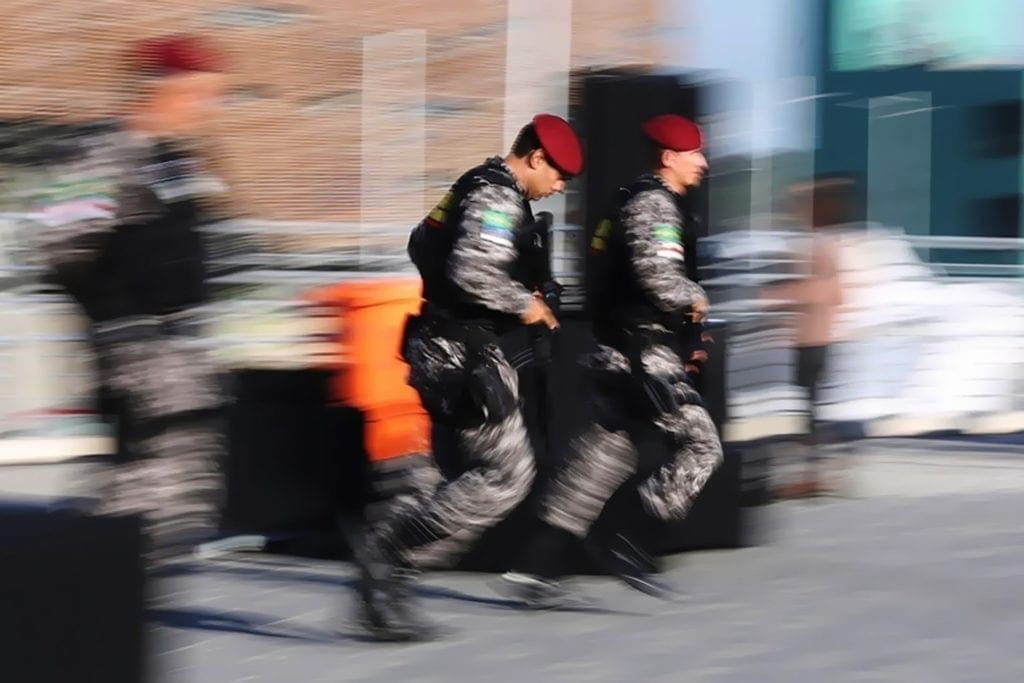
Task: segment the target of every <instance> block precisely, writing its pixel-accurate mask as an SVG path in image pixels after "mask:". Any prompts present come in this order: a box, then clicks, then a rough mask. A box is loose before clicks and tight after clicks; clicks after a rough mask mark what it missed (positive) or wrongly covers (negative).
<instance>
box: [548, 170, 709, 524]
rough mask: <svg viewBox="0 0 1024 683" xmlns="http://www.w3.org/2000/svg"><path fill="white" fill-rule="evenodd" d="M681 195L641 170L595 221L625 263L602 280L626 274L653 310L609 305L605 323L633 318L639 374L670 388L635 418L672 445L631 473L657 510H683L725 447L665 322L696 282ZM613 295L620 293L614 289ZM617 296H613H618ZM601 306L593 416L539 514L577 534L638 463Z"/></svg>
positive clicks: (629, 397) (620, 355) (696, 293)
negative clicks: (663, 404) (688, 261)
mask: <svg viewBox="0 0 1024 683" xmlns="http://www.w3.org/2000/svg"><path fill="white" fill-rule="evenodd" d="M678 199H679V198H678V195H676V194H675V193H674V192H673V191H672V190H671V189H669V188H668V186H667V185H665V184H664V183H663V182H662V181H661V180H660V179H659V178H658V177H657V176H653V175H647V176H643V177H641V178H640V179H639V180H638V181H637V183H636V184H634V186H632V188H631V189H630V191H628V193H627V194H626V198H625V199H624V201H623V203H622V205H621V207H620V209H619V213H618V216H617V218H616V220H615V221H605V222H602V224H601V225H600V226H599V227H598V229H597V231H596V233H595V236H594V240H593V243H592V247H593V248H594V249H595V250H596V251H598V252H601V251H606V250H607V249H608V248H609V245H610V244H611V243H612V241H613V240H615V239H616V235H614V234H613V233H614V231H615V230H619V231H621V232H620V233H619V237H618V239H619V243H620V244H621V245H622V250H621V254H622V255H623V257H622V260H623V261H627V262H628V264H623V266H622V271H621V272H618V273H614V272H608V273H604V274H603V275H601V276H600V277H601V279H602V280H604V282H603V283H601V284H602V285H604V286H606V287H608V288H616V289H622V288H626V287H627V283H629V282H631V283H633V285H634V286H635V290H636V299H637V300H638V301H642V302H643V303H642V306H645V307H648V308H649V309H650V310H651V311H652V312H653V313H654V314H655V315H643V314H639V315H637V314H636V313H635V309H634V310H626V311H622V310H609V311H606V313H607V314H608V316H607V318H606V320H605V322H606V323H607V325H606V326H607V327H615V326H620V327H621V326H625V327H633V328H634V329H632V330H629V332H630V333H637V334H639V336H640V337H641V338H645V339H647V340H648V341H647V342H645V343H643V344H642V345H641V347H640V348H639V349H637V351H638V352H637V353H636V354H635V355H634V356H633V357H634V360H633V361H632V362H636V359H638V360H639V361H640V362H641V363H642V364H643V369H644V372H645V374H646V375H648V376H650V377H652V378H656V379H659V380H663V381H664V382H665V386H666V387H670V391H671V392H672V393H673V394H674V401H673V402H672V403H674V404H675V405H674V407H672V409H671V410H669V411H667V412H661V413H659V414H655V415H648V416H646V417H644V418H641V421H643V422H645V423H646V426H647V427H651V426H653V427H654V429H655V434H657V435H660V436H662V437H664V439H666V440H667V443H668V445H669V448H670V449H671V451H672V452H673V453H674V457H672V458H671V459H670V460H669V461H667V462H664V463H662V464H660V465H659V466H656V467H654V468H650V467H648V468H646V469H648V470H653V471H650V473H649V474H647V473H646V472H643V471H641V474H644V475H646V476H643V477H642V478H641V479H640V481H638V483H637V484H638V489H639V497H640V500H641V502H642V504H643V507H644V510H645V511H646V512H647V513H648V514H649V515H652V516H654V517H656V518H658V519H663V520H673V519H680V518H682V517H684V516H685V515H686V513H687V511H688V510H689V508H690V506H691V505H692V503H693V500H694V498H695V497H696V496H697V494H698V493H699V492H700V490H701V488H702V487H703V486H704V484H705V482H706V481H707V480H708V478H709V477H710V476H711V473H712V472H713V471H714V470H715V468H716V467H717V466H718V464H719V463H720V462H721V461H722V447H721V443H720V441H719V438H718V433H717V430H716V429H715V425H714V424H713V423H712V421H711V417H710V416H709V415H708V412H707V410H706V409H705V408H704V406H703V404H702V402H701V400H700V396H699V395H698V394H697V392H696V390H695V389H694V388H693V387H692V386H691V384H690V383H689V381H688V379H687V376H686V372H685V370H684V360H685V359H684V358H682V357H680V355H679V352H678V350H677V348H675V347H674V344H671V343H668V342H667V341H666V343H662V341H664V340H668V339H670V338H671V333H670V331H669V329H668V328H667V327H666V324H665V323H666V322H667V321H672V320H681V319H682V318H683V316H684V315H685V314H686V313H687V312H688V310H689V309H690V306H691V305H692V304H693V302H694V301H695V300H696V299H697V298H698V297H703V296H704V291H703V290H702V289H701V287H700V286H699V285H697V284H696V283H694V282H693V281H691V280H689V279H687V277H686V276H685V274H684V256H683V245H682V239H681V237H682V231H683V217H682V214H681V212H680V209H679V202H678ZM616 296H617V295H616ZM616 302H617V303H616ZM629 303H630V302H629V301H628V296H627V297H626V298H623V297H619V298H615V297H614V296H613V297H607V298H605V299H603V300H600V301H599V302H598V303H596V304H595V305H596V306H599V307H600V306H607V307H609V308H611V309H616V308H626V307H627V306H628V305H629ZM601 318H602V312H601V311H598V312H597V315H596V316H595V319H596V325H595V332H596V336H597V338H598V342H599V345H598V349H597V351H596V352H595V353H594V354H592V355H591V356H590V357H589V358H588V359H587V360H586V362H587V364H588V366H589V367H590V369H591V371H592V375H594V376H595V377H596V378H597V379H596V381H595V386H594V388H593V392H592V396H593V401H594V407H595V411H596V413H597V419H596V421H595V423H594V424H592V425H591V426H590V427H589V429H587V430H586V431H585V432H584V433H583V434H582V435H581V436H580V437H579V438H578V439H577V440H576V441H575V442H574V444H573V448H572V450H571V453H570V454H569V457H568V459H567V461H566V463H565V465H564V466H563V467H562V468H561V469H560V471H559V472H558V473H557V475H556V476H555V479H554V481H553V482H552V483H551V486H550V487H549V489H548V490H547V491H546V493H545V496H544V498H543V501H542V508H541V514H540V517H541V519H542V520H543V521H545V522H547V523H548V524H549V525H551V526H553V527H556V528H558V529H562V530H565V531H567V532H569V533H571V534H572V535H574V536H577V537H580V538H582V537H584V536H586V535H587V533H588V531H589V529H590V527H591V525H592V524H593V523H594V521H595V520H596V519H597V518H598V516H599V515H600V514H601V511H602V509H603V508H604V506H605V503H606V502H607V501H608V500H609V498H610V497H611V496H612V494H613V493H614V492H615V491H616V490H617V489H619V487H620V486H622V485H623V484H624V483H625V482H626V481H627V480H629V479H630V478H632V477H635V475H636V474H637V473H638V468H641V463H640V462H639V457H638V451H637V448H636V447H635V444H634V443H633V438H632V433H633V432H632V429H631V427H632V426H633V425H635V424H636V422H637V420H636V419H635V418H634V417H632V415H633V414H634V413H635V408H636V405H635V404H636V402H637V400H638V399H637V396H636V395H635V394H631V393H629V392H623V391H622V387H624V386H627V385H628V384H629V383H630V382H631V381H632V380H631V379H630V375H631V373H632V372H634V371H635V370H636V368H633V367H632V362H631V359H630V357H629V356H630V355H633V354H632V353H631V352H630V350H628V349H627V348H625V347H624V346H623V344H621V343H617V341H618V340H613V341H611V342H609V340H608V337H607V336H605V335H603V334H602V331H603V330H602V320H601Z"/></svg>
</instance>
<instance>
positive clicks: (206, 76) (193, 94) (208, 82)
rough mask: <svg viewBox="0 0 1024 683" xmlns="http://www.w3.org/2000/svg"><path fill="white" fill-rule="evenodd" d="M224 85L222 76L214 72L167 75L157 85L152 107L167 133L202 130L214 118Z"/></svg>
mask: <svg viewBox="0 0 1024 683" xmlns="http://www.w3.org/2000/svg"><path fill="white" fill-rule="evenodd" d="M225 85H226V79H225V77H224V75H223V74H219V73H213V72H192V73H184V74H175V75H173V76H166V77H164V78H162V79H160V82H159V83H158V84H157V85H156V89H155V91H154V98H155V104H154V108H155V109H157V111H158V115H159V117H160V119H161V120H162V121H163V122H164V123H165V125H166V127H167V128H168V129H169V132H175V133H186V134H187V133H201V132H202V131H203V129H204V128H206V127H207V126H208V125H209V124H210V123H211V122H212V121H214V120H215V119H216V117H217V114H218V112H219V109H220V103H221V99H222V96H223V94H224V89H225Z"/></svg>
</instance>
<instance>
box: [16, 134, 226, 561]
mask: <svg viewBox="0 0 1024 683" xmlns="http://www.w3.org/2000/svg"><path fill="white" fill-rule="evenodd" d="M79 145H80V149H79V150H78V153H77V154H75V155H74V157H73V158H72V159H71V160H69V161H67V162H66V163H62V164H61V165H60V167H59V168H58V169H57V171H56V173H55V175H54V179H53V182H52V183H51V184H50V185H49V186H47V187H45V188H43V190H42V193H41V196H40V197H39V201H38V204H37V207H36V210H35V217H36V219H37V221H38V226H37V228H36V230H35V241H36V245H35V246H36V250H35V252H36V254H37V258H38V261H39V262H40V263H41V264H42V265H44V266H46V268H47V270H48V271H49V278H50V279H51V280H53V281H55V282H56V283H58V284H60V285H61V286H62V287H63V288H64V289H65V290H66V291H67V292H68V294H70V295H71V297H72V298H73V299H75V301H76V302H77V303H78V304H79V305H80V306H81V307H82V309H83V311H84V312H85V314H86V316H87V317H88V319H89V322H90V336H91V340H92V343H93V346H94V349H95V351H96V356H97V358H96V360H97V367H98V370H99V377H100V383H101V390H102V393H103V395H104V396H105V397H107V398H108V399H109V400H110V403H111V404H113V405H115V406H116V407H117V408H116V413H117V418H118V436H119V439H118V440H119V444H120V448H119V451H120V452H119V454H118V458H116V463H115V467H114V468H113V469H112V470H111V471H110V472H109V475H110V476H109V477H108V480H107V481H106V482H105V484H104V485H103V490H102V499H101V501H100V503H99V512H101V513H103V514H128V513H140V514H141V515H142V516H143V520H144V527H145V529H146V531H147V536H148V538H149V541H150V543H151V549H152V550H151V552H152V553H154V554H157V555H159V554H162V553H164V552H170V551H171V550H172V549H174V548H180V547H181V546H183V545H184V546H187V545H189V544H191V543H194V542H196V541H197V540H199V539H201V538H204V537H207V536H208V535H210V534H211V533H212V531H213V530H214V529H215V526H216V523H217V513H218V504H219V497H220V489H221V482H220V476H219V473H218V471H219V467H220V461H221V459H222V455H223V452H224V445H223V437H222V430H221V425H220V420H219V412H220V410H221V409H222V406H223V403H224V396H223V392H222V388H221V386H220V381H219V378H218V375H217V372H216V371H215V369H214V366H213V364H212V362H211V361H210V360H209V359H208V358H207V355H206V351H205V344H204V342H203V338H202V335H201V332H200V327H199V316H198V315H197V312H196V307H197V306H199V305H200V304H202V303H203V302H204V301H205V299H206V285H205V265H204V259H203V248H202V243H201V240H200V236H199V233H198V230H197V227H198V226H199V224H200V223H201V222H202V221H203V220H204V214H203V210H202V208H201V204H200V200H201V198H202V197H204V196H206V195H208V194H211V193H214V192H218V191H220V190H221V186H220V183H219V182H217V181H216V179H214V178H213V177H212V176H209V175H207V174H205V173H203V171H202V170H201V169H200V167H199V165H198V164H197V162H196V161H195V160H194V159H193V158H191V157H190V156H189V155H187V154H185V153H184V152H183V151H182V150H181V149H179V148H176V147H174V146H172V145H171V144H169V143H166V142H159V143H157V142H154V141H152V140H149V139H146V138H141V137H136V136H131V135H129V134H127V133H125V132H123V131H119V130H110V131H108V132H106V133H104V134H101V135H97V136H94V137H91V138H89V139H87V140H82V141H80V142H79Z"/></svg>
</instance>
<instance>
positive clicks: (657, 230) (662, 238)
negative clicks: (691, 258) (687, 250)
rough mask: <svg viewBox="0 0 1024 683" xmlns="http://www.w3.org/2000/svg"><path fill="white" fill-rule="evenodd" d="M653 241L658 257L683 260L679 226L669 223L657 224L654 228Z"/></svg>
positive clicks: (681, 237)
mask: <svg viewBox="0 0 1024 683" xmlns="http://www.w3.org/2000/svg"><path fill="white" fill-rule="evenodd" d="M654 241H655V246H656V249H657V254H658V256H660V257H662V258H667V259H672V260H673V261H682V260H683V233H682V230H680V228H679V226H677V225H672V224H671V223H659V224H658V225H655V226H654Z"/></svg>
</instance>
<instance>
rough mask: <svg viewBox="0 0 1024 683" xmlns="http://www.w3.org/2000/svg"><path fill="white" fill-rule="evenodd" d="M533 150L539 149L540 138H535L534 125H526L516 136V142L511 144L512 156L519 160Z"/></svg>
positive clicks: (535, 130)
mask: <svg viewBox="0 0 1024 683" xmlns="http://www.w3.org/2000/svg"><path fill="white" fill-rule="evenodd" d="M535 149H541V146H540V138H539V137H537V129H536V128H535V127H534V125H533V124H532V123H528V124H526V125H525V126H523V127H522V128H521V129H520V130H519V134H518V135H516V141H515V142H513V143H512V154H514V155H516V156H517V157H520V158H521V157H525V156H526V155H527V154H529V153H530V152H532V151H534V150H535Z"/></svg>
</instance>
